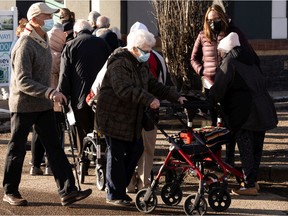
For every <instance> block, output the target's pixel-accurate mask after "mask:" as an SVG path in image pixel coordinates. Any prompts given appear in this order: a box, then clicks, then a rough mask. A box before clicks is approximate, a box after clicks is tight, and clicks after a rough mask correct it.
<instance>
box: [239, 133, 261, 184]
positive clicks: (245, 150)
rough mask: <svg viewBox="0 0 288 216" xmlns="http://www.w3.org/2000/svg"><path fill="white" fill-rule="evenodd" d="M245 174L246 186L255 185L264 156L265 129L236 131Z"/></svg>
mask: <svg viewBox="0 0 288 216" xmlns="http://www.w3.org/2000/svg"><path fill="white" fill-rule="evenodd" d="M235 138H236V142H237V145H238V149H239V152H240V158H241V163H242V168H243V173H244V175H245V186H246V187H248V188H249V187H255V182H257V176H258V171H259V166H260V162H261V157H262V151H263V143H264V138H265V131H260V132H259V131H250V130H244V129H240V130H239V131H237V132H236V133H235Z"/></svg>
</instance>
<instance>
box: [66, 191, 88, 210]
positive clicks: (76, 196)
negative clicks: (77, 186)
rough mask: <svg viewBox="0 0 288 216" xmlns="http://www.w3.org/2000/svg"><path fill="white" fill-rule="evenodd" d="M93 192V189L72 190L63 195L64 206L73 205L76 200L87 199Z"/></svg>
mask: <svg viewBox="0 0 288 216" xmlns="http://www.w3.org/2000/svg"><path fill="white" fill-rule="evenodd" d="M91 193H92V190H91V189H87V190H84V191H72V192H71V193H70V194H68V195H66V196H64V197H61V204H62V205H63V206H67V205H71V204H72V203H74V202H77V201H80V200H82V199H85V198H86V197H88V196H89V195H90V194H91Z"/></svg>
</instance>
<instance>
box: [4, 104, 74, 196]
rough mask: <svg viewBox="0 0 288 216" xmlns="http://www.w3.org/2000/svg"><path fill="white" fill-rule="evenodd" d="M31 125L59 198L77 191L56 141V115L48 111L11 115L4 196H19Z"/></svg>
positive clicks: (63, 153)
mask: <svg viewBox="0 0 288 216" xmlns="http://www.w3.org/2000/svg"><path fill="white" fill-rule="evenodd" d="M33 124H34V127H35V130H36V132H37V134H38V135H39V138H40V141H41V143H42V144H43V145H44V147H45V149H46V154H47V158H48V161H49V164H50V167H51V170H52V172H53V175H54V179H55V181H56V184H57V187H58V193H59V195H60V197H62V196H65V195H67V194H68V193H70V192H71V191H75V190H77V187H76V186H75V179H74V176H73V172H72V168H71V165H70V163H69V161H68V159H67V157H66V154H65V152H64V150H63V148H62V147H61V145H60V142H59V139H58V134H57V130H56V121H55V115H54V111H53V110H52V109H51V110H48V111H43V112H32V113H11V139H10V141H9V143H8V149H7V155H6V160H5V166H4V177H3V187H4V192H5V194H18V193H19V184H20V181H21V174H22V168H23V162H24V158H25V154H26V142H27V137H28V134H29V132H30V129H31V127H32V126H33Z"/></svg>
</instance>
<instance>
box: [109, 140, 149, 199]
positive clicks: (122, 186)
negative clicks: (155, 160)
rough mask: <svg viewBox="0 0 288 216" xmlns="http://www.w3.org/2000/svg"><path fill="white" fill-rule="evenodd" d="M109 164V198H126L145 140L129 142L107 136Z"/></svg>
mask: <svg viewBox="0 0 288 216" xmlns="http://www.w3.org/2000/svg"><path fill="white" fill-rule="evenodd" d="M105 138H106V143H107V164H106V182H107V183H106V186H107V199H109V200H111V199H112V200H113V199H124V198H125V195H126V187H127V186H128V185H129V183H130V181H131V178H132V175H133V174H134V172H135V168H136V165H137V163H138V160H139V158H140V157H141V155H142V153H143V150H144V146H143V140H142V139H141V140H134V141H133V142H127V141H123V140H119V139H114V138H111V137H108V136H106V137H105Z"/></svg>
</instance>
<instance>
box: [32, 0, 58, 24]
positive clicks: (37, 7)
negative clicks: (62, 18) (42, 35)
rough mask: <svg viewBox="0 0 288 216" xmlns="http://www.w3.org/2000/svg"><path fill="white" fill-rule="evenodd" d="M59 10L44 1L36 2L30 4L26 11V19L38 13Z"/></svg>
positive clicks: (49, 12)
mask: <svg viewBox="0 0 288 216" xmlns="http://www.w3.org/2000/svg"><path fill="white" fill-rule="evenodd" d="M57 12H59V9H53V8H50V7H49V6H48V5H47V4H45V3H44V2H37V3H34V4H32V5H31V6H30V8H29V9H28V12H27V19H28V20H31V19H32V18H33V17H35V16H38V15H39V14H42V13H43V14H53V13H57Z"/></svg>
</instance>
